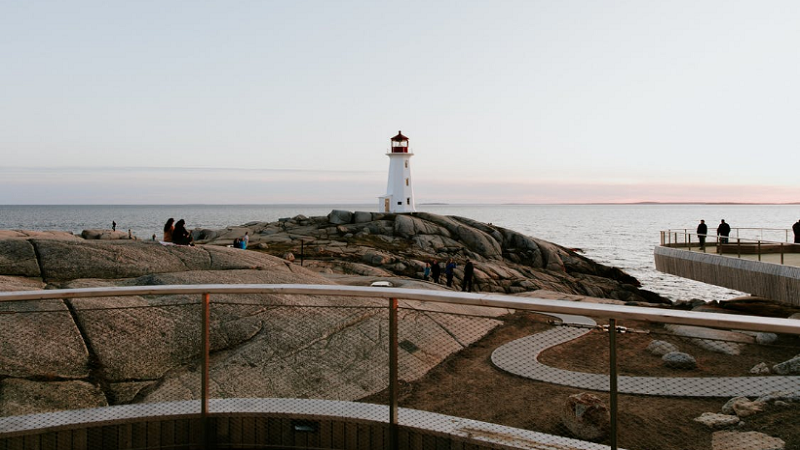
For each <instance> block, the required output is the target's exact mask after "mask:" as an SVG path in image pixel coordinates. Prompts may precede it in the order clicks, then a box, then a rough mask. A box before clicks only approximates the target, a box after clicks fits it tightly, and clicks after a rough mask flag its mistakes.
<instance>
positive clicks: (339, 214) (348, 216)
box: [328, 209, 353, 225]
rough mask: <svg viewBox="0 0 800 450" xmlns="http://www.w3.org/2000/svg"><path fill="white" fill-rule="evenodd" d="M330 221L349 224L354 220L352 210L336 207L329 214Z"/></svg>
mask: <svg viewBox="0 0 800 450" xmlns="http://www.w3.org/2000/svg"><path fill="white" fill-rule="evenodd" d="M328 221H329V222H330V223H332V224H335V225H342V224H347V223H350V222H352V221H353V213H352V212H350V211H343V210H340V209H334V210H333V211H331V212H330V214H328Z"/></svg>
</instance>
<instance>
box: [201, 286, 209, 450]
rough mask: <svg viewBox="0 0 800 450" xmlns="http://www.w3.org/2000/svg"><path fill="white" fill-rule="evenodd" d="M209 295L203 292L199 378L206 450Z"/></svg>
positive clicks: (207, 437)
mask: <svg viewBox="0 0 800 450" xmlns="http://www.w3.org/2000/svg"><path fill="white" fill-rule="evenodd" d="M210 300H211V295H210V294H203V305H202V306H203V308H202V310H203V320H202V323H203V325H202V326H203V329H202V332H201V334H200V336H201V341H202V351H201V358H202V366H203V367H202V370H201V373H202V375H201V380H200V417H201V419H202V422H203V448H204V449H206V450H208V449H209V448H211V447H210V445H209V444H210V443H209V437H210V436H209V433H208V429H209V428H210V426H211V424H210V423H209V420H208V380H209V372H208V368H209V356H210V354H211V331H210V328H211V301H210Z"/></svg>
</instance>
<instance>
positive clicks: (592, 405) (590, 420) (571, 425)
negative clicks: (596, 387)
mask: <svg viewBox="0 0 800 450" xmlns="http://www.w3.org/2000/svg"><path fill="white" fill-rule="evenodd" d="M561 422H562V423H563V424H564V425H565V426H566V427H567V429H569V431H570V432H571V433H572V434H574V435H575V436H576V437H578V438H580V439H586V440H595V439H602V438H603V437H605V436H606V435H607V434H608V432H609V429H610V426H611V415H610V413H609V410H608V407H607V406H606V405H605V404H604V403H603V401H602V400H600V398H599V397H597V396H596V395H593V394H589V393H586V392H582V393H580V394H573V395H570V396H569V397H567V400H566V402H565V403H564V408H563V410H562V414H561Z"/></svg>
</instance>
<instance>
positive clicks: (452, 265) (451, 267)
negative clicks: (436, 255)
mask: <svg viewBox="0 0 800 450" xmlns="http://www.w3.org/2000/svg"><path fill="white" fill-rule="evenodd" d="M455 270H456V262H455V261H453V258H450V259H448V260H447V265H446V266H444V278H445V280H447V287H450V286H452V285H453V274H454V271H455Z"/></svg>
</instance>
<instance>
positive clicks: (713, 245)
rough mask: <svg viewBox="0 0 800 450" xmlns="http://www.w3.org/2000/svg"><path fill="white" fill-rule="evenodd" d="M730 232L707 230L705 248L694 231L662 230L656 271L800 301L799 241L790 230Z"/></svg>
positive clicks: (762, 229)
mask: <svg viewBox="0 0 800 450" xmlns="http://www.w3.org/2000/svg"><path fill="white" fill-rule="evenodd" d="M731 231H732V232H731V235H730V236H728V237H727V239H725V237H723V236H717V235H708V236H707V237H706V242H705V246H704V247H701V246H700V240H699V238H698V236H697V234H696V233H692V232H690V231H689V230H685V229H684V230H666V231H662V232H661V243H660V245H658V246H656V248H655V250H654V258H655V264H656V270H658V271H660V272H664V273H668V274H671V275H677V276H680V277H683V278H689V279H692V280H696V281H702V282H704V283H708V284H713V285H716V286H722V287H726V288H730V289H735V290H737V291H742V292H747V293H749V294H752V295H757V296H760V297H765V298H769V299H772V300H775V301H778V302H782V303H786V304H791V305H795V306H800V294H798V293H800V244H794V243H792V242H789V238H790V236H791V230H783V229H767V228H735V229H733V230H731ZM764 235H767V238H766V239H765V238H763V236H764ZM725 240H727V242H725Z"/></svg>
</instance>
